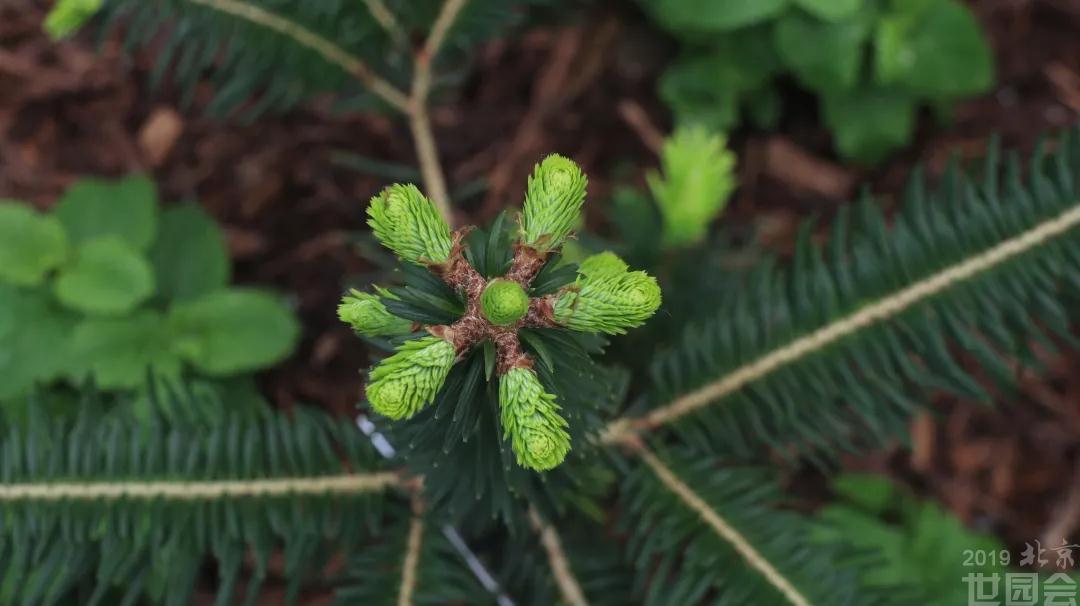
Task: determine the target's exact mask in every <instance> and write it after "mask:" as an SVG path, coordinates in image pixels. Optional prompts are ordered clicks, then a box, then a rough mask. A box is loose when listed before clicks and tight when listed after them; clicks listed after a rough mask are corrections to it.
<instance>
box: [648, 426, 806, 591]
mask: <svg viewBox="0 0 1080 606" xmlns="http://www.w3.org/2000/svg"><path fill="white" fill-rule="evenodd" d="M633 451H634V453H635V454H637V455H638V457H640V458H641V460H642V461H644V462H645V465H647V466H648V467H649V469H651V470H652V472H653V473H654V474H655V475H656V478H657V479H658V480H660V483H661V484H663V485H664V486H665V487H666V488H667V489H668V490H670V491H671V492H672V493H673V494H674V495H675V496H676V497H678V498H679V500H680V501H682V502H683V504H684V505H686V506H687V507H688V508H689V509H690V510H691V511H693V512H694V513H696V514H697V515H698V516H699V517H700V518H701V521H702V522H704V523H705V524H706V525H707V526H709V527H710V528H712V529H713V531H715V532H716V534H717V535H719V536H720V538H722V539H723V540H724V541H727V543H728V544H729V545H731V547H732V549H734V550H735V552H736V553H738V554H739V556H740V557H741V558H742V559H743V561H745V562H746V564H747V566H750V567H751V568H753V569H754V570H757V571H758V572H760V573H761V575H762V576H763V577H765V580H766V581H768V583H769V584H770V585H772V586H773V587H775V588H776V590H777V591H779V592H780V593H781V594H782V595H783V596H784V598H785V599H787V601H788V602H789V603H791V604H792V605H793V606H810V602H809V601H808V600H807V599H806V598H805V597H804V596H803V595H802V593H800V592H799V590H798V589H796V588H795V586H794V585H792V584H791V582H790V581H789V580H788V579H787V577H785V576H784V575H783V574H781V573H780V571H779V570H777V569H776V567H775V566H773V565H772V563H771V562H769V560H768V559H766V558H765V556H763V555H762V554H761V552H759V551H758V550H757V548H755V547H754V545H753V544H752V543H751V542H750V541H749V540H747V538H746V537H744V536H743V535H742V533H740V532H739V531H738V530H736V529H735V527H733V526H732V525H731V524H729V523H728V521H727V520H725V519H724V518H723V516H721V515H720V513H719V512H717V511H716V510H715V509H713V508H712V507H711V506H710V505H709V504H708V503H706V502H705V500H704V499H702V498H701V497H700V496H699V495H698V494H697V493H696V492H694V490H693V489H692V488H690V487H689V486H687V484H686V483H685V482H683V481H682V479H680V478H679V476H677V475H676V474H675V472H674V471H672V470H671V468H669V467H668V466H667V465H664V463H663V462H661V461H660V459H659V458H658V457H657V456H656V455H655V454H653V452H652V451H651V450H649V448H648V447H647V446H645V445H644V444H643V443H641V442H638V443H637V444H636V445H635V446H634V448H633Z"/></svg>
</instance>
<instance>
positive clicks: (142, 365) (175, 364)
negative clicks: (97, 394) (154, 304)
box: [72, 310, 180, 389]
mask: <svg viewBox="0 0 1080 606" xmlns="http://www.w3.org/2000/svg"><path fill="white" fill-rule="evenodd" d="M72 348H73V350H74V351H75V357H76V358H77V359H78V360H81V361H82V363H83V364H84V365H85V366H84V368H82V369H81V370H80V371H79V372H78V374H79V375H83V374H86V375H90V376H92V377H93V379H94V382H95V384H96V385H97V386H98V387H101V388H103V389H128V388H135V387H138V386H140V385H142V384H143V383H144V382H145V380H146V377H147V371H149V370H152V371H153V373H154V375H155V376H159V377H178V376H179V375H180V358H178V357H177V356H176V354H175V353H173V352H172V351H171V350H170V349H169V335H168V332H167V330H166V328H165V319H164V318H163V317H162V315H161V314H160V313H158V312H156V311H152V310H142V311H138V312H136V313H135V314H133V315H131V316H129V317H124V318H89V319H86V320H83V321H82V322H81V323H79V325H78V326H77V327H76V328H75V333H74V343H73V346H72ZM78 378H79V379H80V380H81V379H82V378H83V377H82V376H80V377H78Z"/></svg>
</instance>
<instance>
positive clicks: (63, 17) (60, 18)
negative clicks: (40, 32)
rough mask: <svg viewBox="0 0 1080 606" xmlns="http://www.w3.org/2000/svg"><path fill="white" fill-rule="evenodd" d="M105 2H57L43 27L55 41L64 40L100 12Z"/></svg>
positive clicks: (66, 0) (72, 0) (95, 0)
mask: <svg viewBox="0 0 1080 606" xmlns="http://www.w3.org/2000/svg"><path fill="white" fill-rule="evenodd" d="M102 4H103V0H57V2H56V4H54V5H53V7H52V10H50V11H49V14H48V16H46V17H45V23H44V24H43V27H44V29H45V32H46V33H48V34H49V36H50V37H51V38H52V39H53V40H57V39H60V38H64V37H66V36H68V35H70V34H72V33H74V32H75V30H77V29H79V28H80V27H82V26H83V24H85V23H86V22H87V21H89V20H90V18H91V17H93V16H94V15H95V14H96V13H97V12H98V11H99V10H101V5H102Z"/></svg>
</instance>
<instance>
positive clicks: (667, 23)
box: [646, 0, 788, 33]
mask: <svg viewBox="0 0 1080 606" xmlns="http://www.w3.org/2000/svg"><path fill="white" fill-rule="evenodd" d="M787 6H788V0H722V1H720V2H717V1H716V0H664V1H662V2H648V3H646V7H647V8H648V9H649V10H651V11H652V14H653V15H654V16H655V17H656V19H657V21H659V22H660V24H661V25H663V26H664V27H665V28H667V29H669V30H671V31H673V32H679V33H682V32H687V31H689V32H727V31H731V30H734V29H739V28H741V27H746V26H748V25H753V24H755V23H761V22H763V21H767V20H769V19H771V18H773V17H775V16H776V15H779V14H780V13H781V12H783V10H784V9H785V8H786V7H787Z"/></svg>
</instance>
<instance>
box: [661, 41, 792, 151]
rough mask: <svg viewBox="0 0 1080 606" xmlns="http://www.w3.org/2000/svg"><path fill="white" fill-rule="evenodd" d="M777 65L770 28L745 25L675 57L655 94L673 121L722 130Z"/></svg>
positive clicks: (773, 73) (736, 117)
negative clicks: (670, 112) (664, 104)
mask: <svg viewBox="0 0 1080 606" xmlns="http://www.w3.org/2000/svg"><path fill="white" fill-rule="evenodd" d="M782 67H783V64H782V62H781V61H780V57H779V56H778V55H777V52H776V49H775V48H774V44H773V41H772V34H771V32H770V29H769V28H768V27H763V26H759V27H751V28H747V29H745V30H739V31H737V32H733V33H730V34H724V35H721V36H717V37H716V39H715V40H710V47H709V48H708V49H707V50H705V51H698V52H693V53H688V54H685V55H683V56H682V57H680V58H679V59H678V60H677V61H676V62H675V63H674V64H673V65H672V66H671V67H669V68H668V69H667V70H666V71H665V72H664V75H663V77H662V78H661V79H660V97H661V98H662V99H663V100H664V102H665V103H667V104H668V105H669V106H670V107H671V108H672V111H674V112H675V116H676V118H677V121H678V123H679V124H681V125H682V124H700V125H703V126H706V127H708V128H711V129H713V130H718V131H721V132H723V131H727V130H729V129H731V128H732V127H734V126H735V125H736V124H738V121H739V108H740V104H741V102H742V101H743V100H745V99H746V98H748V97H752V96H755V95H758V94H760V91H762V90H764V89H766V88H768V86H769V85H770V83H771V81H772V79H773V77H774V76H776V75H777V74H778V73H779V71H780V69H781V68H782Z"/></svg>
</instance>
